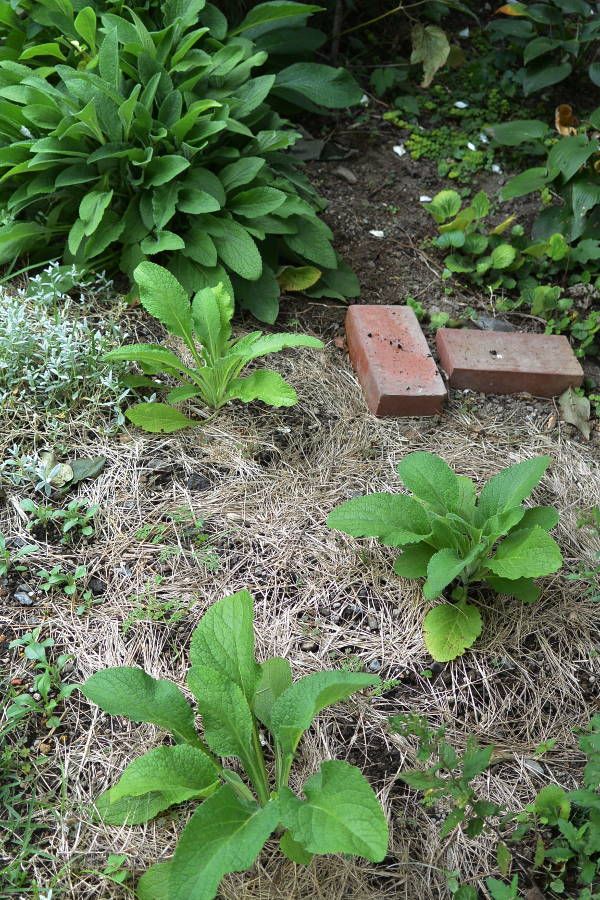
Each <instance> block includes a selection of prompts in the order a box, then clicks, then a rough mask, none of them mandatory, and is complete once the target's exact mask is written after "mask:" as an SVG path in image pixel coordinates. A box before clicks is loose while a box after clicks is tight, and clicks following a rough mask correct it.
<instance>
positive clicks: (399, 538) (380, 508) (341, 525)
mask: <svg viewBox="0 0 600 900" xmlns="http://www.w3.org/2000/svg"><path fill="white" fill-rule="evenodd" d="M327 524H328V526H329V527H330V528H335V529H337V530H338V531H343V532H345V533H346V534H351V535H352V536H353V537H376V538H379V540H380V541H381V542H382V543H383V544H386V545H387V546H389V547H400V546H402V545H403V544H416V543H418V542H419V541H421V540H423V538H426V537H428V536H429V535H430V534H431V524H430V522H429V518H428V516H427V513H426V512H425V510H424V509H423V507H422V506H421V504H420V503H417V501H416V500H413V499H412V497H405V496H404V494H385V493H378V494H368V495H367V496H366V497H354V498H353V499H352V500H347V501H346V502H345V503H342V504H341V505H340V506H338V507H336V508H335V509H334V510H332V511H331V512H330V513H329V516H328V517H327Z"/></svg>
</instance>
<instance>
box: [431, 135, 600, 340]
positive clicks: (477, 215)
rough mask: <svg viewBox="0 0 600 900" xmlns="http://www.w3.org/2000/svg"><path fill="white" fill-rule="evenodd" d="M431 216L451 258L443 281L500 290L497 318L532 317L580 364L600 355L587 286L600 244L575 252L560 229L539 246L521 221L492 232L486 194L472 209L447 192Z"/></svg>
mask: <svg viewBox="0 0 600 900" xmlns="http://www.w3.org/2000/svg"><path fill="white" fill-rule="evenodd" d="M509 124H510V125H511V127H512V125H513V124H515V125H517V124H518V125H520V126H524V125H527V124H529V125H533V124H535V123H533V122H530V123H526V122H525V121H523V122H520V123H509ZM540 124H541V123H540ZM497 127H498V128H500V127H508V126H497ZM507 133H508V132H507ZM518 177H520V176H517V178H518ZM425 208H426V209H427V211H428V212H429V213H430V215H431V216H432V217H433V218H434V219H435V222H436V223H437V226H438V232H439V234H438V236H437V237H436V238H434V240H433V243H434V245H435V246H436V247H438V248H439V249H440V250H442V251H444V252H445V254H446V255H445V257H444V265H445V268H444V271H443V275H442V277H443V278H445V279H449V278H452V277H458V278H460V279H462V280H465V281H470V282H471V283H472V284H475V285H477V286H478V287H479V286H485V287H486V288H488V289H491V290H494V291H500V290H501V291H502V292H503V295H502V296H499V297H498V299H497V303H496V306H497V309H498V310H500V311H512V310H514V309H519V308H521V307H522V308H525V309H529V310H530V311H531V313H532V314H533V315H534V316H537V317H540V318H543V319H544V320H545V321H546V323H547V324H546V331H547V333H549V334H563V333H567V334H569V335H570V337H571V339H572V340H573V342H574V344H575V352H576V354H577V355H578V356H584V355H585V354H593V353H594V352H596V351H597V346H598V345H597V341H596V336H597V334H598V333H600V311H599V310H598V309H597V308H593V306H592V305H590V303H589V299H590V297H594V296H595V293H596V292H597V289H596V288H594V287H593V285H592V284H587V283H582V282H589V281H590V280H591V278H592V273H593V271H594V269H595V266H596V262H595V260H596V259H597V258H600V243H599V242H598V240H597V238H596V239H592V238H585V239H582V240H580V241H579V242H578V243H577V244H573V245H570V244H569V243H568V241H567V239H566V238H565V236H564V235H563V234H562V233H561V230H560V228H559V223H557V228H558V230H556V231H552V233H550V234H548V235H547V236H540V237H538V238H535V239H533V240H532V239H529V238H527V236H526V235H525V229H524V228H523V226H522V225H520V224H518V223H516V222H515V216H514V215H510V216H508V217H506V218H505V219H503V220H502V221H500V222H499V223H498V224H496V225H493V226H492V225H491V224H489V221H488V220H489V217H490V214H491V206H490V201H489V198H488V196H487V194H485V193H484V192H483V191H480V192H479V193H478V194H476V195H475V196H474V197H473V198H472V200H471V202H470V203H467V204H463V201H462V199H461V197H460V195H459V194H458V193H457V192H456V191H453V190H444V191H440V192H439V193H438V194H436V196H435V197H434V198H433V200H432V201H431V202H430V203H427V204H426V207H425ZM553 209H554V207H553ZM569 273H570V275H569ZM567 275H569V283H570V285H573V287H570V288H569V287H567V288H563V287H561V285H560V284H556V283H555V282H556V281H560V282H564V280H565V279H566V278H567ZM569 294H571V296H568V295H569Z"/></svg>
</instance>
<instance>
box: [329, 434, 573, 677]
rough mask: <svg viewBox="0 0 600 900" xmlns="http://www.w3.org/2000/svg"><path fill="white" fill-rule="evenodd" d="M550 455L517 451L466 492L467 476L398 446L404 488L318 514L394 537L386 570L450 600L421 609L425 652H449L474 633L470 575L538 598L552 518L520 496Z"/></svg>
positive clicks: (384, 538) (556, 558) (547, 565)
mask: <svg viewBox="0 0 600 900" xmlns="http://www.w3.org/2000/svg"><path fill="white" fill-rule="evenodd" d="M549 464H550V458H549V457H547V456H541V457H538V458H536V459H530V460H525V461H524V462H521V463H517V464H516V465H514V466H509V468H507V469H504V470H503V471H502V472H499V473H498V474H497V475H495V476H494V477H493V478H491V479H490V481H488V482H487V484H486V485H485V486H484V487H483V489H482V490H481V493H480V494H479V497H477V496H476V489H475V484H474V483H473V481H472V480H471V479H470V478H467V477H466V476H464V475H455V473H454V472H453V471H452V469H451V468H450V467H449V466H448V465H447V464H446V463H445V462H444V460H443V459H441V458H440V457H439V456H436V455H435V454H432V453H426V452H417V453H411V454H409V455H408V456H406V457H405V458H404V459H403V460H402V462H401V463H399V465H398V466H397V469H396V470H397V472H398V474H399V476H400V478H401V480H402V482H403V484H404V485H405V487H407V488H408V489H409V490H410V491H412V494H413V496H412V497H407V496H405V495H404V494H387V493H375V494H369V495H368V496H366V497H355V498H353V499H352V500H347V501H346V502H345V503H342V505H341V506H338V507H337V508H336V509H334V510H333V512H331V513H330V514H329V516H328V519H327V524H328V525H329V527H330V528H335V529H336V530H338V531H343V532H345V533H346V534H350V535H352V536H353V537H376V538H378V539H379V540H380V541H381V543H382V544H384V545H385V546H388V547H403V548H404V549H403V551H402V553H401V554H400V556H399V557H398V558H397V560H396V562H395V563H394V571H395V573H396V574H397V575H400V576H402V577H404V578H425V579H426V580H425V583H424V585H423V596H424V597H425V599H427V600H435V599H436V598H437V597H439V596H440V595H444V596H447V595H448V594H449V596H450V600H451V602H445V603H443V604H441V605H439V606H436V607H434V608H433V609H432V610H430V612H428V613H427V615H426V616H425V621H424V632H425V644H426V646H427V649H428V650H429V652H430V653H431V655H432V656H433V658H434V659H436V660H438V661H447V660H451V659H455V658H456V657H457V656H459V655H460V654H461V653H463V652H464V651H465V649H466V648H467V647H471V646H472V645H473V643H474V642H475V640H476V639H477V638H478V637H479V635H480V633H481V630H482V627H483V623H482V619H481V615H480V613H479V610H478V609H477V606H476V605H475V604H473V603H472V602H469V601H470V600H473V599H474V597H473V593H474V589H473V586H474V585H478V584H484V585H485V586H487V587H489V588H491V589H492V590H493V591H495V592H496V593H498V594H502V595H507V596H511V597H517V598H518V599H520V600H523V602H525V603H532V602H534V601H535V600H537V599H538V597H539V595H540V590H539V588H538V587H537V586H536V584H535V579H536V578H539V577H540V576H543V575H550V574H551V573H552V572H556V571H557V570H558V569H560V567H561V565H562V556H561V552H560V550H559V547H558V545H557V543H556V541H555V540H554V538H552V537H551V536H550V534H549V533H548V532H549V531H550V530H551V529H552V528H554V526H555V525H556V523H557V522H558V511H557V510H556V509H554V508H552V507H545V506H539V507H532V508H529V509H526V508H525V507H524V506H523V501H524V500H525V499H526V498H527V497H528V496H529V494H530V493H531V491H532V490H533V489H534V487H535V486H536V485H537V484H538V482H539V481H540V480H541V478H542V477H543V475H544V472H545V471H546V469H547V468H548V466H549Z"/></svg>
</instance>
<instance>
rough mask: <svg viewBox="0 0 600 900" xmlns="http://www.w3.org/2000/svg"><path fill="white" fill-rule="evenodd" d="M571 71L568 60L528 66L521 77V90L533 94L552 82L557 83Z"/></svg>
mask: <svg viewBox="0 0 600 900" xmlns="http://www.w3.org/2000/svg"><path fill="white" fill-rule="evenodd" d="M572 71H573V66H572V65H571V63H569V62H564V63H559V64H558V65H547V64H545V63H542V65H536V66H535V67H531V68H528V69H527V70H526V72H525V78H524V79H523V90H524V92H525V94H526V95H529V94H534V93H535V92H536V91H541V90H543V89H544V88H547V87H550V85H552V84H558V82H559V81H564V80H565V78H568V76H569V75H570V74H571V72H572Z"/></svg>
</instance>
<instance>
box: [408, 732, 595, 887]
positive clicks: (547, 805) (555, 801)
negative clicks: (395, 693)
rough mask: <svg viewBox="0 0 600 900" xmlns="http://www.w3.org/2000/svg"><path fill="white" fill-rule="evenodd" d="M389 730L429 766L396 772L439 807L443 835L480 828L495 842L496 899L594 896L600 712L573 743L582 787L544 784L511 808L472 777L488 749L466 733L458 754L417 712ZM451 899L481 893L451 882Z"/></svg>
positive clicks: (543, 748)
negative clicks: (408, 740)
mask: <svg viewBox="0 0 600 900" xmlns="http://www.w3.org/2000/svg"><path fill="white" fill-rule="evenodd" d="M390 728H391V730H392V732H395V733H396V734H399V735H401V736H402V737H409V736H415V737H416V738H417V739H418V750H417V759H418V760H419V761H420V762H421V763H427V767H426V768H424V769H423V768H417V769H412V770H408V771H404V772H402V774H401V775H400V776H399V777H400V778H401V779H402V781H404V782H405V783H406V784H408V785H409V786H410V787H412V788H414V789H415V790H418V791H422V792H423V799H422V804H423V806H425V807H437V806H438V805H439V806H440V807H441V808H443V809H444V813H445V816H444V819H443V821H442V824H441V826H440V835H441V837H443V838H447V837H448V836H449V835H450V834H452V832H454V831H455V829H456V828H457V827H459V826H460V827H461V828H462V829H463V831H464V833H465V834H466V836H467V837H469V838H472V837H476V836H478V835H480V834H482V833H485V834H487V835H489V836H490V837H491V838H492V839H493V838H495V839H496V865H497V870H498V872H497V874H499V875H500V876H501V879H502V880H501V879H499V878H494V877H489V878H486V886H487V888H488V890H489V892H490V895H491V896H492V897H493V898H494V900H513V898H514V900H516V898H517V897H520V896H523V895H522V894H521V893H520V889H523V890H525V889H526V888H529V889H530V890H531V891H533V892H534V893H535V894H536V896H537V895H538V894H540V893H541V891H540V888H542V889H543V890H544V891H546V890H548V891H551V892H552V896H557V895H558V896H563V895H564V896H569V897H577V898H578V900H593V898H595V897H597V896H598V895H597V893H596V892H597V890H598V888H599V887H600V794H599V788H600V716H598V715H596V716H593V717H592V719H591V721H590V723H589V726H588V728H587V729H586V730H585V731H583V732H582V733H581V734H580V739H579V748H580V750H581V752H582V753H583V754H584V756H585V760H586V764H585V768H584V770H583V777H582V780H581V786H580V787H579V788H578V789H577V790H574V791H566V790H565V789H564V788H562V787H560V786H559V785H557V784H552V783H550V784H547V785H546V786H545V787H543V788H541V790H540V791H539V792H538V793H537V795H536V797H535V799H534V800H533V802H532V803H528V804H527V805H526V806H524V807H522V808H518V809H516V810H515V809H507V808H506V807H505V806H503V805H500V804H498V803H494V802H492V801H490V800H489V799H487V798H486V797H485V796H483V795H482V791H481V788H480V787H479V785H478V784H477V783H476V781H475V780H476V779H477V778H478V776H480V775H482V774H483V773H484V772H485V771H486V770H488V768H489V766H490V764H491V763H492V757H493V756H494V749H495V748H494V747H492V746H488V747H479V746H478V745H477V744H476V742H475V741H474V740H473V738H468V739H467V747H466V750H465V751H464V753H462V754H459V753H457V752H456V750H455V749H454V747H452V746H451V745H450V744H449V743H448V742H447V740H446V737H445V728H444V727H443V726H442V727H440V728H436V729H434V728H431V726H430V725H429V724H428V722H427V720H426V719H425V718H423V717H421V716H414V715H409V716H405V715H403V716H393V717H392V718H391V719H390ZM555 743H556V741H555V740H554V739H551V740H550V741H547V742H545V743H544V744H542V745H540V747H539V748H538V751H536V753H537V754H538V755H541V754H542V753H545V752H547V750H548V749H551V748H552V747H553V746H554V744H555ZM513 873H514V874H513ZM505 879H510V882H509V883H508V884H507V883H506V881H505ZM534 889H535V890H534ZM454 896H455V897H457V898H458V897H460V900H477V898H478V896H479V893H478V891H477V889H476V888H475V887H473V886H471V885H463V886H462V887H460V888H458V886H457V891H456V893H455V894H454Z"/></svg>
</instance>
